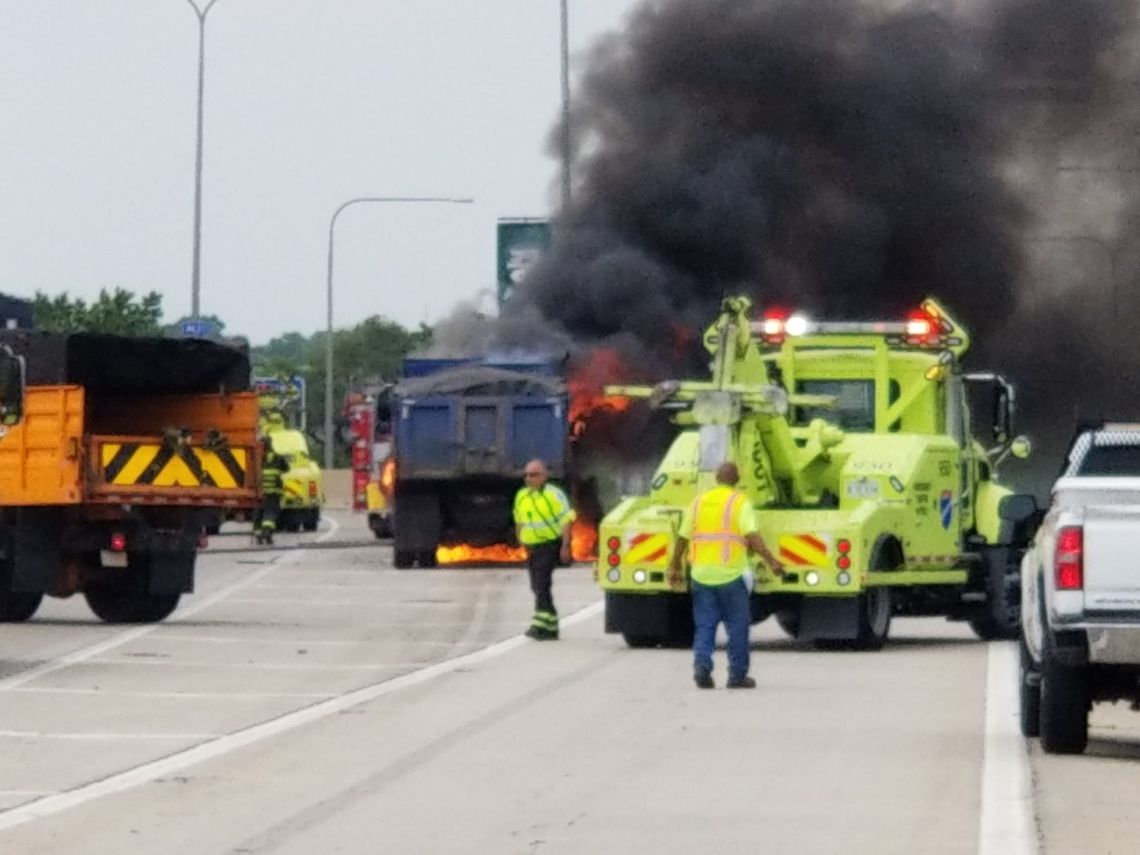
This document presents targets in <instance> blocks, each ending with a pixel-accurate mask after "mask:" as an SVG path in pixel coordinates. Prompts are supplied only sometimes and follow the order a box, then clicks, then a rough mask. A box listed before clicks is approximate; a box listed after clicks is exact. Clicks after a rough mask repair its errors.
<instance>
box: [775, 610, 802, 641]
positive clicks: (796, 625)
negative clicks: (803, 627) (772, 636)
mask: <svg viewBox="0 0 1140 855" xmlns="http://www.w3.org/2000/svg"><path fill="white" fill-rule="evenodd" d="M776 623H778V624H779V625H780V629H782V630H783V631H784V632H786V633H787V634H788V636H789V637H791V638H799V637H800V610H799V609H781V610H780V611H778V612H776Z"/></svg>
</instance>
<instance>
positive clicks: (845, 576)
mask: <svg viewBox="0 0 1140 855" xmlns="http://www.w3.org/2000/svg"><path fill="white" fill-rule="evenodd" d="M835 581H836V582H838V583H839V584H840V585H850V584H851V574H850V573H840V574H839V575H838V576H836V577H835Z"/></svg>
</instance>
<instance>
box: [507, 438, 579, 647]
mask: <svg viewBox="0 0 1140 855" xmlns="http://www.w3.org/2000/svg"><path fill="white" fill-rule="evenodd" d="M548 477H549V472H548V471H547V469H546V464H545V463H543V462H542V461H541V460H532V461H530V463H528V464H527V465H526V468H525V469H524V470H523V478H524V479H525V484H524V486H523V488H522V489H521V490H519V491H518V493H517V494H516V495H515V505H514V520H515V531H516V532H517V533H518V538H519V543H521V544H522V545H523V546H525V547H526V561H527V568H528V569H529V570H530V589H531V590H532V591H534V616H533V617H532V618H531V621H530V628H529V629H527V631H526V635H528V636H529V637H531V638H534V639H538V640H540V641H553V640H555V639H557V638H558V612H557V610H556V609H555V608H554V596H553V594H552V592H551V584H552V583H553V581H554V568H555V567H557V566H558V562H559V560H560V559H561V561H562V563H563V564H568V563H569V562H570V524H571V523H572V522H574V519H575V514H574V509H573V508H571V507H570V500H569V499H567V498H566V494H565V493H563V492H562V491H561V490H560V489H558V488H557V487H555V486H554V485H553V484H549V483H547V478H548Z"/></svg>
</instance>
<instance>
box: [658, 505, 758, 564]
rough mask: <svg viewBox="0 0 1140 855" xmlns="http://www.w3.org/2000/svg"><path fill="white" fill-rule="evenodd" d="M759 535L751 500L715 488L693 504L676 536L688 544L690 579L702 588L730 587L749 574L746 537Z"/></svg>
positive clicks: (686, 512)
mask: <svg viewBox="0 0 1140 855" xmlns="http://www.w3.org/2000/svg"><path fill="white" fill-rule="evenodd" d="M756 531H758V528H757V525H756V512H755V511H753V509H752V503H751V502H750V501H748V497H747V496H745V495H744V494H743V493H740V492H738V491H736V490H734V489H732V488H731V487H724V486H719V487H713V488H712V489H711V490H709V491H707V492H705V493H702V494H701V495H699V496H697V498H696V499H694V500H693V502H692V504H690V505H689V507H688V509H687V510H686V511H685V515H684V516H683V517H682V518H681V528H680V530H679V531H678V532H677V533H678V534H679V535H680V536H681V537H683V538H685V539H686V540H687V541H689V565H690V567H689V576H690V577H691V578H692V579H693V581H695V582H700V583H701V584H702V585H727V584H728V583H729V582H735V581H736V580H737V579H739V578H740V577H741V576H743V575H744V574H745V573H746V572H748V570H749V564H748V542H747V541H746V540H745V539H744V536H745V535H746V534H752V533H755V532H756Z"/></svg>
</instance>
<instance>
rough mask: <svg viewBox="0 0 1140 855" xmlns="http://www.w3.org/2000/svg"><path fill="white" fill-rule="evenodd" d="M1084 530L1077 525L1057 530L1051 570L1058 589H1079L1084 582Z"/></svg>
mask: <svg viewBox="0 0 1140 855" xmlns="http://www.w3.org/2000/svg"><path fill="white" fill-rule="evenodd" d="M1084 540H1085V539H1084V532H1083V531H1082V530H1081V527H1080V526H1078V525H1069V526H1064V527H1063V528H1061V529H1060V530H1059V531H1058V532H1057V550H1056V552H1055V553H1054V555H1053V570H1054V573H1055V574H1056V575H1055V579H1056V582H1057V590H1059V591H1079V590H1081V588H1083V587H1084V584H1085V568H1084V545H1085V544H1084Z"/></svg>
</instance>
